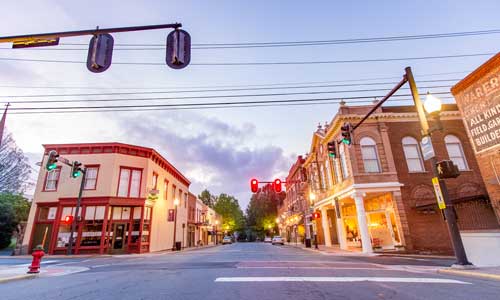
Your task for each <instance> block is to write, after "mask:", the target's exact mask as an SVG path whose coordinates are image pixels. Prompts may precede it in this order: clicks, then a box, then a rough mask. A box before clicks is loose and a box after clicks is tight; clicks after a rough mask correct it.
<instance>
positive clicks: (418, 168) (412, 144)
mask: <svg viewBox="0 0 500 300" xmlns="http://www.w3.org/2000/svg"><path fill="white" fill-rule="evenodd" d="M402 143H403V151H404V153H405V158H406V165H407V166H408V171H409V172H424V171H425V169H424V161H423V159H422V154H421V153H420V147H419V145H418V142H417V140H416V139H414V138H412V137H410V136H407V137H404V138H403V141H402Z"/></svg>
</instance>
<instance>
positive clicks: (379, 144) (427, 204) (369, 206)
mask: <svg viewBox="0 0 500 300" xmlns="http://www.w3.org/2000/svg"><path fill="white" fill-rule="evenodd" d="M370 109H371V106H346V105H341V107H340V108H339V112H338V113H337V115H336V116H335V117H334V118H333V120H332V122H331V123H330V124H327V125H326V126H325V127H321V126H320V127H319V128H318V130H317V131H316V132H315V133H314V138H313V142H312V144H311V148H310V153H309V155H308V157H307V158H306V161H305V162H304V167H305V168H306V170H307V173H308V183H309V190H310V194H311V198H313V199H310V200H311V201H313V202H314V207H315V209H316V210H320V211H321V219H320V220H317V221H316V222H315V223H316V224H315V225H316V227H317V234H318V237H319V242H320V243H321V244H325V245H326V246H331V245H335V244H339V246H340V247H341V248H343V249H355V248H359V249H361V248H362V250H363V251H364V252H371V251H373V250H384V249H406V250H408V251H412V252H438V253H451V243H450V239H449V235H448V231H447V226H446V223H445V221H444V220H443V217H442V215H441V212H440V210H439V209H438V207H437V204H436V201H435V196H434V192H433V188H432V184H431V178H432V171H431V166H430V163H429V162H428V161H424V160H423V157H422V153H421V149H420V146H419V142H418V141H420V139H421V134H420V125H419V122H418V119H417V114H416V112H415V110H414V107H412V106H392V107H382V108H379V109H378V110H377V111H376V112H375V113H374V114H373V115H372V116H371V117H370V118H369V119H368V120H367V121H366V123H364V124H363V125H362V126H361V127H359V128H358V129H357V130H356V131H355V133H354V137H353V143H352V145H350V146H347V145H345V144H342V143H341V144H338V149H337V157H335V158H332V157H329V156H328V153H327V152H328V151H327V150H326V145H327V143H328V142H330V141H333V140H335V141H339V140H340V139H341V138H340V126H342V125H343V124H344V123H345V122H350V123H352V124H356V123H357V122H358V121H359V120H361V118H362V117H363V116H364V115H365V114H366V113H367V112H368V111H369V110H370ZM441 120H442V124H443V127H444V130H443V131H442V132H437V133H435V134H434V135H433V137H432V140H433V145H434V149H435V152H436V155H437V157H438V159H451V160H452V161H453V162H454V163H455V164H457V165H458V166H459V168H460V171H461V175H460V176H459V177H458V178H456V179H449V180H447V185H448V187H449V191H450V196H451V198H452V201H453V204H454V206H455V209H456V211H457V213H458V218H459V219H458V223H459V226H460V229H488V228H498V226H499V225H498V222H497V220H496V217H495V215H494V213H493V210H492V207H491V203H490V201H489V198H488V196H487V193H486V189H485V186H484V184H483V180H482V178H481V175H480V173H479V167H478V164H477V162H476V160H475V156H474V153H473V151H472V148H471V145H470V143H469V140H468V138H467V135H466V133H465V130H464V126H463V123H462V119H461V116H460V113H459V112H458V110H457V107H456V105H445V106H444V108H443V111H442V113H441Z"/></svg>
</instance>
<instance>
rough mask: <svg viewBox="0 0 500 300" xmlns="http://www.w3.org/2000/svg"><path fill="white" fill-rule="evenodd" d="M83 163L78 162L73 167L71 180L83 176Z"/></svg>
mask: <svg viewBox="0 0 500 300" xmlns="http://www.w3.org/2000/svg"><path fill="white" fill-rule="evenodd" d="M81 165H82V163H80V162H77V161H76V160H75V161H74V162H73V164H72V165H71V178H77V177H79V176H80V175H81V174H82V169H81V168H80V166H81Z"/></svg>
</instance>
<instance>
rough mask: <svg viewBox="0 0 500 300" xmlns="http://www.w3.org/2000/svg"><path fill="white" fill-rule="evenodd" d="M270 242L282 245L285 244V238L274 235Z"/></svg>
mask: <svg viewBox="0 0 500 300" xmlns="http://www.w3.org/2000/svg"><path fill="white" fill-rule="evenodd" d="M271 243H272V244H273V245H276V244H280V245H284V244H285V240H284V239H283V238H282V237H281V236H279V235H276V236H274V237H273V240H272V241H271Z"/></svg>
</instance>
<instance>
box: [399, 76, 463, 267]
mask: <svg viewBox="0 0 500 300" xmlns="http://www.w3.org/2000/svg"><path fill="white" fill-rule="evenodd" d="M405 71H406V80H408V83H409V84H410V90H411V94H412V96H413V101H414V102H415V106H416V108H417V114H418V118H419V121H420V126H421V127H422V135H423V136H424V137H425V136H428V137H429V140H431V135H432V132H433V130H431V129H430V128H429V124H428V122H427V118H426V116H425V112H424V109H425V110H426V111H427V112H428V113H429V114H430V115H435V116H436V119H437V120H439V112H440V110H441V101H440V100H439V99H438V98H436V97H434V96H432V95H428V97H427V99H426V101H425V103H424V105H422V101H421V100H420V96H419V94H418V89H417V85H416V83H415V79H414V78H413V73H412V71H411V68H410V67H407V68H406V69H405ZM437 123H438V126H439V127H440V122H439V121H438V122H437ZM438 129H440V128H438ZM430 143H432V142H430ZM430 161H431V167H432V173H433V175H434V178H436V179H437V180H438V182H439V187H440V189H441V192H442V194H443V200H444V203H445V205H446V207H445V208H444V216H445V218H446V224H447V225H448V231H449V232H450V237H451V243H452V245H453V249H454V251H455V256H456V258H457V264H458V265H462V266H466V265H471V263H470V262H469V261H468V260H467V255H466V253H465V249H464V245H463V242H462V238H461V236H460V231H459V229H458V224H457V216H456V214H455V210H454V209H453V203H451V200H450V197H449V194H448V189H447V187H446V183H445V181H444V180H443V179H441V178H439V177H440V176H439V173H438V169H437V158H436V157H435V156H433V157H431V158H430Z"/></svg>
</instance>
